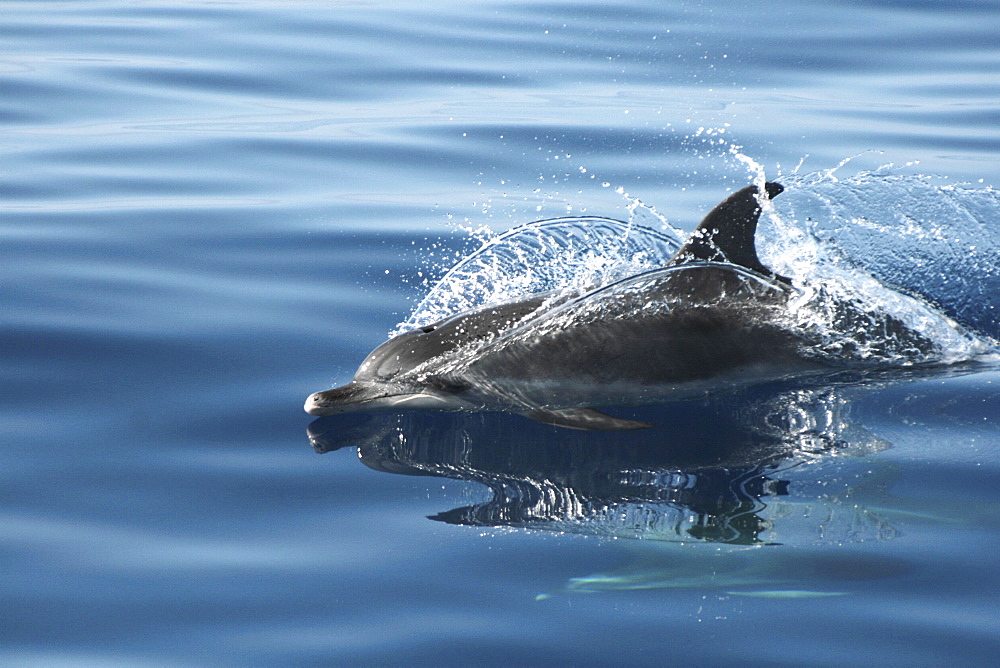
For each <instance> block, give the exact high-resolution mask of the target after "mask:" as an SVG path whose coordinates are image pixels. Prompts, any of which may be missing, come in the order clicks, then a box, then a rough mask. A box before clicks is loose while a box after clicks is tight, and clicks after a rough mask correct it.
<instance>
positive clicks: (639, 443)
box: [308, 366, 970, 545]
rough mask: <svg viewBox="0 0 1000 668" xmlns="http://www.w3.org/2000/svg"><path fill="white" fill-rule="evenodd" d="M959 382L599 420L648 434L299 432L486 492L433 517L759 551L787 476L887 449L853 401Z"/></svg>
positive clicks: (880, 383) (725, 398)
mask: <svg viewBox="0 0 1000 668" xmlns="http://www.w3.org/2000/svg"><path fill="white" fill-rule="evenodd" d="M969 371H970V369H969V367H968V366H962V367H948V368H937V369H922V370H909V371H899V370H895V371H892V372H885V371H881V372H875V371H841V372H838V373H834V374H830V375H827V376H823V377H819V378H811V379H806V380H803V379H799V380H797V381H794V382H793V381H786V382H783V383H772V384H768V385H765V386H757V387H753V388H748V389H743V390H740V391H734V392H730V393H725V394H721V395H714V396H711V397H706V398H703V399H700V400H693V401H685V402H676V403H670V404H665V405H661V406H651V407H642V408H633V409H621V408H618V409H613V412H615V414H616V415H620V416H625V417H630V418H632V419H639V420H643V421H647V422H653V423H655V424H656V426H655V427H653V428H650V429H646V430H639V431H627V432H584V431H575V430H568V429H561V428H558V427H553V426H549V425H545V424H541V423H538V422H534V421H531V420H528V419H525V418H523V417H521V416H517V415H510V414H503V413H475V414H467V413H420V412H412V413H401V414H391V413H376V414H368V415H347V416H334V417H325V418H320V419H317V420H315V421H314V422H313V423H312V424H311V425H310V426H309V431H308V433H309V438H310V441H311V443H312V445H313V447H314V448H315V449H316V450H317V451H318V452H321V453H323V452H330V451H332V450H338V449H341V448H347V447H357V448H358V453H359V457H360V459H361V461H362V462H363V463H364V464H365V465H367V466H369V467H370V468H372V469H375V470H377V471H383V472H387V473H396V474H403V475H423V476H439V477H445V478H452V479H457V480H465V481H473V482H477V483H480V484H482V485H484V486H485V487H486V488H487V489H488V490H489V491H490V494H491V498H489V500H487V501H485V502H482V503H476V504H473V505H468V506H464V507H460V508H454V509H452V510H447V511H444V512H441V513H439V514H437V515H434V516H432V517H431V519H434V520H438V521H442V522H447V523H450V524H456V525H467V526H481V527H516V528H530V529H542V530H550V531H566V532H574V533H586V534H594V535H604V536H618V537H633V538H656V539H660V540H673V541H704V542H723V543H732V544H743V545H753V544H761V543H767V542H770V539H768V538H766V537H764V536H763V534H765V533H768V532H769V531H770V530H772V529H774V523H775V521H776V520H775V519H774V518H773V517H769V516H768V513H767V512H766V511H767V509H768V506H769V505H773V503H774V502H776V501H777V500H778V499H780V498H781V497H785V496H787V495H788V494H789V480H788V473H789V472H790V471H793V470H794V469H795V468H796V467H798V466H800V465H801V464H803V463H807V462H815V461H817V460H818V459H822V458H825V457H832V456H836V455H844V454H848V455H864V454H868V453H872V452H877V451H879V450H882V449H885V448H887V447H890V444H888V443H886V442H885V441H882V440H880V439H879V438H877V437H875V436H873V435H872V434H871V433H869V432H868V431H867V429H866V428H865V427H864V425H862V424H859V423H858V422H857V420H856V419H854V418H852V416H851V415H850V413H851V410H850V408H851V403H852V402H853V401H855V400H856V399H857V398H859V397H861V396H864V395H866V394H869V393H871V392H874V391H876V390H879V389H882V388H885V387H888V386H892V385H897V384H902V383H907V382H911V381H914V380H919V379H922V378H926V377H928V376H933V377H940V376H944V375H947V376H951V375H955V374H962V373H968V372H969ZM807 514H808V513H807ZM821 515H822V514H821V513H816V516H817V518H819V517H820V516H821ZM800 519H801V518H800ZM816 521H820V520H819V519H817V520H816ZM852 522H854V523H856V521H854V520H852ZM851 530H852V531H856V530H857V529H856V528H852V529H851ZM869 533H872V534H873V537H887V536H886V534H889V533H892V529H891V527H888V526H886V525H882V524H880V523H878V522H876V523H874V524H873V526H872V527H871V528H870V530H869ZM770 535H773V532H771V534H770Z"/></svg>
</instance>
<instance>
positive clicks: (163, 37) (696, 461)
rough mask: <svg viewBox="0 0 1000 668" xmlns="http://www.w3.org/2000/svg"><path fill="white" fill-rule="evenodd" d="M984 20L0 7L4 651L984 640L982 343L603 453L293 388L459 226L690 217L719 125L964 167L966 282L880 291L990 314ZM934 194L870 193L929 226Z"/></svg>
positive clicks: (779, 656) (992, 573)
mask: <svg viewBox="0 0 1000 668" xmlns="http://www.w3.org/2000/svg"><path fill="white" fill-rule="evenodd" d="M998 25H1000V9H998V7H997V5H996V3H994V2H989V1H982V2H976V1H968V2H963V1H959V0H955V1H952V2H920V1H914V2H835V1H825V2H804V1H793V2H787V3H778V4H777V5H776V4H775V3H773V2H758V1H757V0H751V1H750V2H741V3H731V2H698V1H690V2H634V3H629V4H628V5H627V6H611V5H608V4H607V3H591V2H578V1H569V0H566V1H555V2H548V3H541V4H539V3H519V2H485V3H472V4H469V3H456V2H439V3H434V4H433V5H431V4H428V3H410V2H393V3H389V2H357V3H326V2H283V3H263V2H261V3H254V2H244V3H237V4H226V3H208V2H204V3H202V2H174V3H157V2H142V3H125V2H79V3H63V2H20V1H17V0H12V1H8V2H6V3H5V5H4V11H3V20H2V22H0V43H2V44H3V48H2V49H0V123H2V126H3V134H2V139H0V152H2V157H0V267H2V272H3V273H2V276H3V280H2V281H0V299H2V301H0V304H2V310H0V327H2V329H0V332H2V351H3V357H2V360H3V363H2V365H0V378H2V382H0V424H2V427H0V430H2V431H0V433H2V440H3V448H2V449H0V481H2V482H0V546H2V548H0V549H2V555H3V573H4V576H3V578H2V580H0V582H2V584H0V609H2V611H3V612H2V619H0V659H2V661H3V662H4V663H7V664H11V665H45V666H51V665H58V664H69V665H79V664H94V665H114V664H116V663H118V664H125V665H142V664H150V665H169V664H209V665H211V664H233V663H250V662H254V663H258V664H264V665H268V664H274V665H282V664H294V665H303V664H312V663H315V664H330V663H336V662H344V663H347V662H351V663H362V664H382V665H397V664H398V665H441V664H456V665H457V664H468V663H475V664H482V665H490V664H495V665H511V664H525V665H527V664H532V665H545V664H557V665H558V664H586V663H591V664H604V665H615V664H619V665H637V664H647V665H662V664H663V663H665V662H680V663H692V664H693V663H698V664H700V665H725V664H761V665H844V664H848V665H850V664H879V665H907V666H912V665H928V666H930V665H942V664H943V663H945V662H947V663H948V664H951V665H956V664H959V665H989V664H992V663H993V662H994V661H995V659H996V655H997V652H998V651H1000V622H998V620H997V594H998V592H1000V576H998V575H997V568H996V555H997V553H998V550H1000V492H998V490H1000V425H998V422H997V420H998V416H1000V372H998V371H997V369H996V366H995V365H992V364H989V363H973V364H963V365H958V366H956V367H953V368H949V369H945V370H937V371H934V370H928V371H919V372H918V371H911V372H906V373H904V372H899V373H889V374H863V373H860V372H859V373H857V374H854V375H852V376H850V377H841V378H835V379H827V380H826V381H824V382H822V383H815V384H812V385H810V386H805V387H803V386H782V387H771V388H767V389H766V391H765V390H760V391H754V392H747V393H744V394H741V395H738V396H735V397H733V396H729V397H724V398H719V397H714V398H708V399H705V400H699V401H692V402H687V403H683V404H679V405H674V406H662V407H650V408H646V409H637V411H636V414H637V415H640V416H650V417H651V420H650V421H654V422H657V423H658V427H657V428H655V429H651V430H647V431H645V432H641V433H640V432H634V433H625V434H615V435H611V436H608V435H606V434H605V435H600V434H590V433H577V432H565V431H560V430H556V429H553V428H551V427H546V426H544V425H539V424H536V423H532V422H529V421H527V420H524V419H523V418H520V417H518V416H505V415H467V416H463V415H416V414H413V415H386V416H368V417H355V416H351V417H345V418H344V419H342V420H332V419H325V420H321V421H319V422H317V423H315V424H312V425H310V419H309V418H308V416H306V415H304V414H303V413H302V410H301V405H302V401H303V399H304V398H305V396H306V395H307V394H309V393H310V392H313V391H316V390H319V389H323V388H325V387H329V386H331V385H333V384H335V383H336V384H339V383H342V382H345V381H346V380H348V379H349V378H350V376H351V375H352V374H353V372H354V370H355V368H356V366H357V364H358V363H359V362H360V361H361V360H362V359H363V357H364V355H365V354H366V353H367V352H368V351H369V350H370V349H371V348H373V347H374V346H375V345H377V344H378V343H380V342H381V341H382V340H384V338H385V336H386V333H387V332H388V331H390V330H391V329H392V328H393V327H395V326H396V324H397V323H399V322H400V321H402V320H405V319H406V317H407V315H408V314H409V312H410V311H411V309H412V308H413V307H414V305H415V304H416V303H417V302H418V301H419V299H420V298H421V296H422V295H423V294H424V293H425V292H426V291H427V289H428V287H429V286H430V285H432V284H433V281H434V280H435V279H436V278H437V277H439V276H441V275H442V274H443V272H444V271H445V270H446V269H447V268H448V267H449V266H450V265H451V264H452V263H453V262H454V261H455V260H456V259H457V258H458V257H461V255H463V254H464V253H466V252H468V251H469V250H471V249H474V248H475V247H476V246H477V245H478V243H479V241H478V239H480V238H482V237H483V235H485V234H487V232H485V231H483V228H487V229H488V230H491V231H493V232H498V231H502V230H506V229H509V228H511V227H513V226H514V225H517V224H521V223H526V222H530V221H532V220H537V219H542V218H548V217H554V216H564V215H600V216H610V217H615V218H622V219H627V218H628V217H629V215H630V207H632V208H633V209H634V208H635V201H634V198H639V199H641V200H642V202H643V203H645V204H646V205H649V206H651V207H654V208H655V209H656V210H657V211H659V212H660V213H661V214H662V215H664V216H665V217H666V218H667V219H668V220H669V222H670V223H671V224H673V225H675V226H677V227H679V228H682V229H688V230H689V229H691V227H692V226H693V225H694V223H695V222H696V221H697V220H698V219H699V217H700V215H701V213H703V212H704V211H705V210H707V209H708V208H709V207H711V206H712V205H714V204H715V203H716V202H717V201H719V200H720V199H721V198H722V197H723V196H724V194H725V193H727V192H729V191H731V190H733V189H735V188H737V187H742V186H743V185H745V184H746V183H748V182H749V181H750V180H751V179H752V177H753V174H752V173H751V171H750V170H748V168H747V166H746V165H745V164H744V162H742V161H741V160H740V159H739V158H738V157H736V156H735V155H734V151H735V150H736V149H735V148H734V147H740V150H741V151H742V153H741V155H745V156H749V157H750V158H752V159H753V160H754V161H756V162H757V163H759V164H760V165H762V166H763V167H764V169H765V170H766V172H767V175H768V176H769V177H770V178H778V179H786V180H788V179H792V181H793V182H794V178H795V177H796V176H797V175H796V172H797V173H798V175H805V174H810V173H821V172H822V171H823V170H830V169H833V168H835V167H837V165H838V164H839V163H841V162H842V161H844V160H845V159H849V158H853V160H852V161H851V162H849V163H848V164H847V165H845V166H843V167H841V168H840V170H838V171H837V172H836V175H837V177H843V178H846V179H849V178H850V176H851V175H853V174H857V173H859V172H860V173H864V172H865V170H873V169H877V168H878V167H880V166H882V165H885V164H887V163H893V164H895V165H896V167H894V168H892V169H891V170H890V171H889V172H876V174H875V175H874V176H871V175H869V176H863V177H860V180H859V182H860V183H861V184H862V185H864V186H867V187H869V188H874V189H875V191H876V192H878V193H880V194H881V195H882V196H883V199H892V198H891V197H889V193H891V192H894V191H892V190H891V187H890V185H891V179H892V178H896V177H898V178H902V179H910V178H913V179H918V180H919V177H918V176H917V175H919V174H933V175H937V176H938V177H940V179H939V180H938V181H936V182H937V183H942V184H944V185H945V186H947V187H952V186H956V187H960V188H964V189H966V190H967V191H969V192H971V193H972V194H971V195H968V197H971V198H972V199H975V201H976V202H979V203H980V205H976V206H972V205H969V207H970V208H967V209H962V211H963V212H966V213H968V212H970V211H971V213H969V217H968V221H969V225H971V227H970V226H968V225H964V224H953V225H951V226H950V227H949V228H948V231H949V234H950V237H949V238H950V239H952V240H953V241H954V242H955V245H954V246H953V247H952V248H951V250H950V251H948V252H949V253H951V255H948V256H947V257H946V258H945V259H947V258H952V259H954V258H955V257H964V258H965V259H967V260H968V266H967V267H965V268H963V269H962V270H961V271H957V272H954V274H955V275H956V276H961V277H962V279H961V280H957V282H956V281H952V282H949V281H948V280H944V279H942V280H941V282H940V284H938V283H935V282H933V281H930V280H929V279H928V280H927V281H924V280H923V279H921V278H920V277H919V276H918V277H917V278H916V279H914V280H915V281H916V282H915V283H914V284H909V283H906V282H905V281H902V282H901V281H895V280H894V281H892V282H893V284H895V285H901V286H903V287H905V288H906V289H907V290H908V291H910V292H913V291H917V292H919V291H920V288H921V287H923V288H926V289H927V290H929V291H930V292H932V293H933V294H932V295H930V296H929V297H928V298H929V299H931V300H933V301H935V303H939V304H945V305H947V304H954V305H956V306H955V309H954V311H953V312H952V313H951V314H952V315H954V316H955V317H960V318H967V319H964V320H962V323H963V324H965V325H966V326H970V327H974V328H975V329H976V331H977V332H978V333H979V334H982V335H984V336H991V337H997V336H1000V328H998V327H997V326H996V322H997V319H996V318H992V317H991V315H990V314H991V313H992V312H994V311H991V309H1000V304H998V303H997V302H996V301H990V297H991V295H992V297H993V299H995V298H996V297H995V295H996V294H997V292H996V291H993V290H992V287H990V286H992V285H995V284H996V282H997V280H998V279H997V275H998V271H1000V270H997V269H995V268H994V265H995V264H996V263H995V258H996V257H997V255H996V253H994V251H996V250H997V249H1000V244H998V245H991V244H994V243H996V242H997V239H998V236H997V235H998V232H997V226H1000V220H998V219H997V218H996V213H997V211H998V209H997V208H996V207H995V203H996V201H997V197H996V192H995V191H993V190H992V189H991V187H992V186H996V185H997V184H998V180H1000V172H998V169H997V165H998V162H997V156H998V154H1000V112H998V109H1000V70H998V63H1000V33H998V31H997V29H996V28H997V26H998ZM855 156H856V157H855ZM885 174H891V175H892V176H885ZM906 183H914V181H906ZM962 184H967V185H962ZM941 192H942V191H939V190H936V191H933V192H930V191H927V192H925V191H923V190H920V189H919V188H915V187H909V188H908V189H907V190H906V191H905V195H906V197H909V198H910V199H905V198H904V199H903V200H897V201H905V202H906V203H907V206H909V205H910V204H911V203H913V202H917V203H919V204H921V205H926V210H927V211H930V212H932V213H931V214H928V215H929V216H930V218H929V219H930V220H931V222H934V221H933V219H934V214H933V212H934V211H936V210H939V207H940V206H942V205H943V204H942V203H943V202H944V201H945V200H944V199H942V198H943V197H944V196H943V195H942V194H941ZM792 193H793V191H792V190H790V191H789V193H788V194H789V195H791V194H792ZM949 201H950V200H949ZM838 203H839V205H842V207H844V210H843V211H841V212H840V213H842V214H843V215H844V216H846V217H847V218H852V217H857V218H858V220H862V221H865V220H870V217H869V216H868V214H867V213H864V212H859V210H858V209H857V208H856V207H857V206H859V205H858V204H856V203H854V202H853V200H851V201H848V200H838ZM874 206H875V207H876V209H878V210H879V211H881V212H883V213H885V212H888V215H887V219H888V223H887V224H886V227H885V229H883V230H882V232H886V231H888V233H889V234H890V236H891V235H892V232H893V230H897V229H898V230H903V229H904V228H905V224H906V223H907V221H908V220H912V219H908V218H907V216H906V213H907V211H906V210H904V211H902V212H899V211H897V210H895V209H892V207H891V206H889V205H888V204H886V203H885V202H882V204H878V203H876V204H875V205H874ZM879 207H881V208H879ZM977 207H978V208H977ZM897 213H899V215H898V216H897V215H896V214H897ZM926 220H927V219H925V222H926ZM963 220H965V219H963ZM973 223H975V225H978V228H975V230H978V231H975V230H973V228H974V227H975V225H973ZM897 225H898V227H894V226H897ZM870 227H871V226H869V228H865V229H870ZM905 229H909V228H905ZM469 230H472V231H476V230H479V233H478V236H476V235H475V234H470V232H469ZM977 235H978V236H977ZM944 236H947V235H942V237H941V238H940V239H938V241H948V239H945V238H944ZM880 238H881V237H880ZM920 238H921V240H923V241H929V240H930V237H920ZM856 240H857V241H858V243H857V244H855V250H856V251H857V252H858V255H857V261H858V262H859V263H861V264H865V259H866V258H867V259H868V261H869V264H875V265H878V266H876V267H875V269H876V270H877V269H878V267H879V266H884V265H885V264H886V263H887V262H889V261H890V260H889V259H887V256H886V255H885V254H878V252H877V249H878V248H880V247H881V248H884V247H885V246H884V245H883V246H880V243H882V242H880V241H878V240H877V239H872V240H865V239H864V238H862V237H858V238H857V239H856ZM897 240H898V238H897ZM984 240H985V241H984ZM974 245H977V248H973V249H970V248H969V247H970V246H974ZM918 246H919V247H920V248H923V247H924V245H923V244H919V245H918ZM890 247H892V248H895V246H890ZM929 248H931V250H929V251H928V252H927V256H926V257H924V256H921V257H922V258H923V259H921V260H920V261H921V262H923V261H925V260H926V261H929V262H933V261H935V260H937V259H941V257H945V256H943V255H942V253H944V251H940V252H939V251H937V250H935V249H936V248H937V246H932V247H929ZM858 249H860V251H858ZM866 249H869V250H871V253H867V252H866ZM956 249H957V250H956ZM984 249H985V250H984ZM911 250H912V247H911ZM873 258H874V259H875V260H873ZM911 264H913V263H910V262H909V261H903V262H901V265H902V266H903V267H904V268H905V267H907V266H910V265H911ZM944 264H945V266H946V268H947V267H948V266H950V265H948V263H947V262H945V263H944ZM913 266H918V265H915V264H913ZM919 266H923V265H919ZM898 275H899V274H898V273H897V274H894V275H893V276H894V277H898ZM947 276H948V274H947V273H946V274H945V278H947ZM890 278H892V277H890ZM911 278H912V276H911ZM886 280H888V279H886ZM956 286H957V287H956ZM983 286H986V287H983ZM987 288H988V289H987ZM734 406H735V407H737V408H739V409H740V410H735V411H734V410H733V408H734ZM307 427H308V429H309V432H308V433H307ZM315 450H320V451H326V454H324V455H322V456H320V455H317V454H316V452H315ZM359 458H360V462H359V461H358V460H359Z"/></svg>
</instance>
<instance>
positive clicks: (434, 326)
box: [420, 325, 437, 334]
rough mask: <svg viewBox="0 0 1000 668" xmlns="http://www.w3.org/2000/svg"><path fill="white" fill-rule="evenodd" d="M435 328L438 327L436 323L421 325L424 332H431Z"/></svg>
mask: <svg viewBox="0 0 1000 668" xmlns="http://www.w3.org/2000/svg"><path fill="white" fill-rule="evenodd" d="M435 329H437V326H436V325H427V326H426V327H421V328H420V331H421V332H423V333H424V334H430V333H431V332H433V331H434V330H435Z"/></svg>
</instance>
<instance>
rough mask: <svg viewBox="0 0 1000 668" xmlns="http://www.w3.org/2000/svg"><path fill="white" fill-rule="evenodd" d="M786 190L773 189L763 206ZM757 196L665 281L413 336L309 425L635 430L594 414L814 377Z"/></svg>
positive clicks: (663, 272)
mask: <svg viewBox="0 0 1000 668" xmlns="http://www.w3.org/2000/svg"><path fill="white" fill-rule="evenodd" d="M782 190H783V188H782V186H781V185H779V184H777V183H768V184H767V185H766V191H767V196H768V197H774V196H776V195H777V194H779V193H780V192H781V191H782ZM760 213H761V207H760V204H759V203H758V190H757V188H756V187H755V186H750V187H747V188H744V189H742V190H740V191H738V192H736V193H734V194H732V195H731V196H729V197H728V198H727V199H726V200H724V201H723V202H722V203H721V204H719V205H718V206H717V207H715V208H714V209H713V210H712V211H711V212H710V213H709V214H708V215H707V216H706V217H705V219H704V220H703V221H702V222H701V223H700V224H699V225H698V227H697V229H696V230H695V232H694V233H693V234H692V236H691V238H690V239H689V241H688V242H687V243H686V244H685V245H684V246H683V247H682V248H681V249H680V250H679V251H678V252H677V253H676V254H675V256H674V257H673V258H671V260H670V261H669V262H668V263H667V265H666V266H665V267H664V268H662V269H659V270H655V271H652V272H647V273H645V274H640V275H638V276H634V277H631V278H628V279H625V280H624V281H619V282H617V283H614V284H612V285H609V286H604V287H602V288H600V289H598V290H595V291H593V292H591V293H588V294H586V295H583V296H580V297H572V296H566V295H556V294H550V293H546V294H538V295H531V296H529V297H526V298H525V299H522V300H520V301H516V302H512V303H508V304H502V305H499V306H491V307H487V308H483V309H478V310H473V311H469V312H465V313H461V314H458V315H456V316H454V317H451V318H449V319H446V320H443V321H441V322H438V323H434V324H432V325H428V326H426V327H422V328H419V329H415V330H412V331H409V332H405V333H403V334H401V335H399V336H397V337H395V338H393V339H391V340H389V341H387V342H386V343H384V344H383V345H381V346H379V347H378V348H377V349H375V350H374V351H373V352H372V353H371V354H370V355H369V356H368V358H367V359H366V360H365V361H364V362H363V363H362V364H361V367H360V368H359V369H358V372H357V374H356V375H355V377H354V380H353V381H352V382H350V383H349V384H347V385H345V386H343V387H339V388H334V389H331V390H327V391H324V392H317V393H315V394H312V395H310V397H309V398H308V399H307V400H306V405H305V409H306V411H307V412H308V413H310V414H312V415H332V414H336V413H346V412H354V411H370V410H386V409H390V410H391V409H395V410H406V409H418V408H419V409H438V410H506V411H512V412H518V413H521V414H524V415H526V416H528V417H530V418H533V419H536V420H539V421H542V422H546V423H549V424H554V425H558V426H562V427H570V428H576V429H606V430H614V429H636V428H640V427H646V426H649V425H648V424H647V423H641V422H636V421H632V420H624V419H620V418H615V417H612V416H609V415H606V414H604V413H601V412H598V411H596V410H593V409H592V408H590V406H594V405H609V404H629V403H631V404H636V403H650V402H655V401H658V400H664V399H669V398H672V397H677V396H682V395H685V394H691V393H692V392H697V391H701V390H704V389H708V388H711V387H717V386H719V385H725V384H739V383H746V382H751V381H755V380H762V379H767V378H774V377H776V376H780V375H784V374H788V373H791V372H794V371H798V370H801V369H804V368H807V367H814V366H816V365H815V363H813V362H811V361H810V360H809V359H808V358H807V356H805V355H803V346H804V343H803V342H802V341H801V340H800V339H799V338H798V337H797V336H796V334H795V333H794V331H793V328H790V327H789V326H788V322H787V319H786V318H785V317H784V315H785V313H786V311H787V300H788V298H789V296H790V294H792V291H791V289H790V288H789V286H788V283H789V281H788V279H785V278H783V277H780V276H776V275H775V274H773V273H772V272H771V271H770V270H769V269H768V268H766V267H765V266H764V265H763V264H761V262H760V260H759V259H758V257H757V253H756V249H755V246H754V235H755V232H756V228H757V222H758V219H759V217H760Z"/></svg>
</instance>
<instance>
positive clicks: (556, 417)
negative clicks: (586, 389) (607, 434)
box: [523, 408, 653, 431]
mask: <svg viewBox="0 0 1000 668" xmlns="http://www.w3.org/2000/svg"><path fill="white" fill-rule="evenodd" d="M523 415H524V416H525V417H528V418H531V419H532V420H537V421H539V422H544V423H545V424H551V425H553V426H556V427H566V428H567V429H580V430H583V431H627V430H630V429H645V428H647V427H652V426H653V425H652V423H650V422H639V421H638V420H626V419H625V418H617V417H614V416H612V415H608V414H607V413H602V412H600V411H595V410H594V409H593V408H564V409H562V410H551V409H544V408H540V409H538V410H534V411H531V412H527V413H523Z"/></svg>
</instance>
